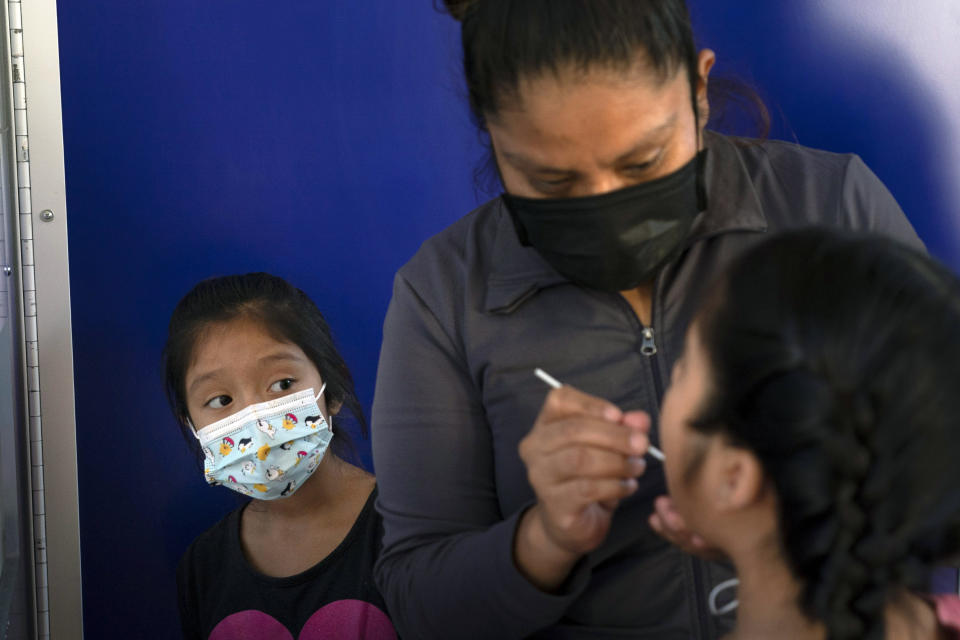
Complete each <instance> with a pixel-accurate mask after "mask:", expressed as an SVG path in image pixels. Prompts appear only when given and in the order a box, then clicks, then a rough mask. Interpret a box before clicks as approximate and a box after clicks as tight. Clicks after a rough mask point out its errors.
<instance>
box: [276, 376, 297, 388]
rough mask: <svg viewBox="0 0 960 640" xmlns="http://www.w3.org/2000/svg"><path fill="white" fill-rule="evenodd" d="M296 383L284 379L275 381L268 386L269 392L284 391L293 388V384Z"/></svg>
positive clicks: (289, 379)
mask: <svg viewBox="0 0 960 640" xmlns="http://www.w3.org/2000/svg"><path fill="white" fill-rule="evenodd" d="M294 382H296V380H294V379H293V378H284V379H283V380H277V381H276V382H274V383H273V384H272V385H270V391H286V390H287V389H289V388H290V387H292V386H293V383H294Z"/></svg>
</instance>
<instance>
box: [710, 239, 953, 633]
mask: <svg viewBox="0 0 960 640" xmlns="http://www.w3.org/2000/svg"><path fill="white" fill-rule="evenodd" d="M694 327H695V329H696V330H697V331H698V332H699V334H698V335H699V337H700V344H702V345H703V348H704V349H705V353H706V355H707V359H708V361H709V363H710V368H711V374H712V376H711V379H712V383H713V385H712V389H711V391H710V392H709V394H708V399H707V401H706V402H705V404H704V406H703V407H701V409H700V411H699V415H698V418H697V419H696V420H694V421H693V425H692V426H693V427H694V428H695V429H697V430H698V431H700V432H703V433H707V434H714V433H720V434H724V435H725V436H726V437H727V438H729V440H730V442H732V443H733V444H734V446H742V447H744V448H746V449H748V450H750V451H752V452H753V453H754V454H755V455H756V456H757V457H758V459H759V460H760V462H761V464H762V465H763V468H764V471H765V472H766V474H767V475H768V477H769V478H770V479H771V481H772V483H773V486H774V488H775V491H776V494H777V496H778V511H779V513H778V517H779V530H780V537H781V543H782V547H783V552H784V555H785V557H786V560H787V562H788V564H789V566H790V568H791V570H792V571H793V573H794V575H795V576H797V578H798V579H799V581H800V582H801V584H802V594H801V605H802V607H803V609H804V611H805V612H806V613H807V615H808V616H810V617H811V618H812V619H815V620H820V621H822V622H823V623H825V625H826V627H827V631H828V637H829V638H830V639H831V640H845V639H848V638H850V639H852V638H867V639H880V638H883V637H884V615H883V610H884V607H885V606H886V605H887V604H888V603H896V600H897V598H898V596H901V595H903V594H904V591H905V590H912V591H923V590H925V589H926V588H927V587H928V586H929V577H930V576H929V573H930V570H931V568H932V567H933V566H934V565H935V564H936V563H937V562H941V561H944V560H947V559H948V557H949V556H952V555H954V554H956V553H957V552H958V551H960V440H958V429H957V426H958V424H960V423H958V416H960V393H958V389H957V384H958V381H960V280H958V279H957V277H956V276H954V275H953V274H951V273H950V272H949V271H948V270H947V269H946V268H945V267H943V266H941V265H940V264H938V263H937V262H936V261H934V260H933V259H931V258H929V257H927V256H926V255H924V254H922V253H921V252H919V251H915V250H913V249H910V248H907V247H905V246H902V245H900V244H897V243H895V242H894V241H892V240H888V239H884V238H880V237H876V236H855V235H849V234H841V233H839V232H828V231H824V230H807V231H802V232H794V233H790V234H786V235H782V236H780V237H777V238H775V239H773V240H771V241H768V242H767V243H764V244H762V245H761V246H760V247H758V248H756V249H754V250H752V251H750V252H748V253H747V254H746V255H745V256H744V257H742V258H741V259H740V260H739V261H737V262H736V263H735V264H734V266H733V267H732V268H731V269H730V271H729V272H728V274H727V275H726V276H725V277H724V279H723V280H722V282H721V285H720V286H719V287H717V288H716V289H714V292H713V293H712V294H711V297H710V298H708V300H707V302H706V304H705V305H704V307H703V310H702V311H701V313H700V314H699V316H698V319H697V321H696V323H695V325H694Z"/></svg>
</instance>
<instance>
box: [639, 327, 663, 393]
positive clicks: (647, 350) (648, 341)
mask: <svg viewBox="0 0 960 640" xmlns="http://www.w3.org/2000/svg"><path fill="white" fill-rule="evenodd" d="M640 353H642V354H643V355H645V356H647V357H648V358H651V357H653V356H655V355H657V341H656V339H655V337H654V332H653V327H647V328H645V329H644V330H643V344H642V345H641V346H640ZM657 391H660V389H657Z"/></svg>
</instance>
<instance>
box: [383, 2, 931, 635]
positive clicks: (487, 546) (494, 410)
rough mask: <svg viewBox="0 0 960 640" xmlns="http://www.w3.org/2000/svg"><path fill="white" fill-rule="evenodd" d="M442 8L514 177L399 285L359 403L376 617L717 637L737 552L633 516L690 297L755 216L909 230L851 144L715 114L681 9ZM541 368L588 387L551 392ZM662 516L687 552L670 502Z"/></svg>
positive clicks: (441, 631)
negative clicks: (774, 135) (720, 600)
mask: <svg viewBox="0 0 960 640" xmlns="http://www.w3.org/2000/svg"><path fill="white" fill-rule="evenodd" d="M449 5H450V8H451V10H453V11H455V12H456V15H457V16H459V17H460V18H461V19H462V38H463V55H464V70H465V75H466V83H467V86H468V88H469V94H470V102H471V106H472V109H473V112H474V115H475V116H476V118H477V119H478V121H479V123H480V125H481V126H482V128H483V130H484V131H485V132H486V133H487V134H489V139H490V142H491V146H492V152H493V156H494V159H495V161H496V166H497V168H498V170H499V175H500V178H501V181H502V183H503V187H504V189H505V191H506V193H505V194H504V195H503V196H502V197H500V198H497V199H495V200H493V201H491V202H489V203H487V204H485V205H483V206H482V207H480V208H479V209H477V210H476V211H474V212H473V213H471V214H470V215H468V216H466V217H464V218H463V219H461V220H460V221H458V222H456V223H455V224H453V225H452V226H451V227H450V228H448V229H446V230H445V231H443V232H442V233H440V234H439V235H437V236H436V237H434V238H431V239H430V240H428V241H427V242H426V243H424V245H423V247H422V248H421V250H420V251H419V252H418V253H417V255H416V256H415V257H414V258H413V259H412V260H411V261H410V262H409V263H408V264H407V265H405V266H404V267H403V268H402V269H401V270H400V272H399V273H398V275H397V278H396V280H395V285H394V294H393V299H392V302H391V305H390V309H389V311H388V314H387V318H386V321H385V326H384V343H383V350H382V353H381V360H380V368H379V372H378V380H377V390H376V397H375V400H374V407H373V453H374V461H375V464H376V469H377V473H378V477H379V479H380V494H379V497H378V502H377V505H378V509H379V511H380V513H381V514H382V515H383V518H384V527H385V539H384V551H383V555H382V556H381V558H380V560H379V562H378V565H377V568H376V576H377V580H378V583H379V585H380V586H381V590H382V592H383V594H384V597H385V599H386V601H387V603H388V606H389V607H390V611H391V616H392V617H393V619H394V623H395V624H396V625H397V628H398V631H399V632H400V634H401V635H407V636H411V637H418V638H451V637H456V638H471V637H477V638H518V637H525V636H530V635H532V634H536V633H538V632H539V633H542V634H543V635H544V636H548V637H560V638H566V637H569V638H604V637H611V638H617V637H649V638H691V637H693V638H715V637H717V635H718V634H719V633H721V632H722V631H723V629H724V628H726V627H725V626H724V624H723V623H722V621H718V619H716V618H713V617H711V616H710V615H709V613H708V609H707V604H706V601H707V596H708V594H709V592H710V590H711V589H712V587H713V586H714V585H716V584H718V583H720V582H722V581H724V580H725V579H727V578H728V577H729V576H730V575H731V574H730V572H729V569H728V568H725V567H724V566H722V565H716V564H712V563H708V562H705V561H703V560H700V559H697V558H694V557H691V556H689V555H686V554H684V553H682V552H681V551H680V550H679V549H678V548H675V547H673V546H671V545H669V544H667V542H665V541H664V540H662V539H660V538H659V537H658V536H657V535H655V534H654V533H653V532H652V531H651V529H650V527H649V526H648V523H647V518H648V516H649V515H650V513H651V511H652V510H653V509H654V501H655V500H656V498H657V497H658V496H660V495H661V494H663V493H664V491H665V486H664V477H663V472H662V470H661V468H660V466H659V463H657V462H655V461H652V462H651V461H649V460H646V459H645V458H644V457H643V456H644V454H645V452H646V451H647V445H648V434H649V438H650V439H652V440H653V441H654V442H656V441H657V439H658V430H657V427H656V421H657V415H658V412H659V406H660V399H661V397H662V394H663V390H664V387H665V384H666V381H667V376H668V372H669V371H670V367H671V366H672V364H673V361H674V359H675V358H676V357H677V355H678V354H679V353H680V351H681V348H682V341H683V335H684V332H685V330H686V327H687V324H688V322H689V319H690V317H691V314H692V313H693V310H694V309H695V308H696V307H697V305H698V303H699V301H700V300H701V298H702V297H703V294H704V293H705V291H706V288H707V286H708V283H709V281H710V280H711V279H712V278H713V276H714V275H715V273H716V272H717V271H718V269H720V268H721V267H723V266H724V265H725V264H727V263H728V262H729V260H730V259H731V258H733V257H735V256H737V255H739V254H740V253H742V252H743V251H744V250H746V249H747V248H749V247H750V246H752V245H753V244H755V243H756V242H758V241H759V240H760V239H761V238H763V237H764V234H765V233H767V234H769V233H774V232H779V231H784V230H787V229H791V228H796V227H803V226H808V225H811V224H827V225H832V226H836V227H842V228H852V229H863V230H871V231H876V232H879V233H884V234H888V235H892V236H895V237H898V238H901V239H903V240H905V241H908V242H912V243H914V244H919V241H918V240H917V238H916V235H915V234H914V232H913V230H912V228H911V227H910V225H909V223H908V222H907V221H906V219H905V218H904V216H903V214H902V212H901V211H900V209H899V207H898V206H897V204H896V202H895V201H894V200H893V198H892V197H891V196H890V194H889V192H888V191H887V190H886V189H885V188H884V187H883V185H882V184H881V183H880V182H879V181H878V180H877V178H876V177H875V176H874V175H873V174H872V173H871V172H870V171H869V170H868V169H867V168H866V167H865V166H864V164H863V163H862V162H861V161H860V160H859V159H858V158H857V157H856V156H850V155H847V156H844V155H835V154H830V153H825V152H821V151H814V150H811V149H805V148H802V147H799V146H796V145H790V144H785V143H780V142H756V141H754V142H744V141H737V140H732V139H730V138H727V137H724V136H721V135H718V134H715V133H712V132H709V131H704V125H705V124H706V122H707V120H708V118H709V104H708V100H707V79H708V76H709V73H710V70H711V68H712V66H713V63H714V54H713V52H711V51H707V50H705V51H701V52H699V53H697V51H696V49H695V47H694V40H693V34H692V31H691V27H690V21H689V17H688V14H687V10H686V6H685V5H684V2H683V0H647V1H638V0H523V1H520V0H480V1H478V2H466V3H465V2H451V3H449ZM535 367H542V368H544V369H545V370H546V371H548V372H549V373H551V374H552V375H554V376H556V377H557V378H559V379H560V380H562V381H563V382H565V383H567V384H568V385H570V386H571V387H575V388H577V389H580V390H582V391H583V392H584V393H577V392H574V391H573V390H572V389H571V388H570V387H566V388H564V389H563V390H561V391H560V392H555V393H552V394H551V395H550V396H549V398H548V399H547V401H546V402H544V398H545V396H546V391H547V389H546V387H545V386H543V384H542V383H541V382H540V381H539V380H537V379H536V378H535V377H534V376H533V370H534V368H535ZM599 398H604V399H605V400H600V399H599ZM521 440H522V441H523V443H522V446H521ZM648 467H649V468H648ZM657 522H658V523H659V524H661V525H663V526H662V527H661V528H662V530H663V532H664V535H666V537H667V538H668V539H670V540H672V541H674V542H677V543H679V544H682V545H684V547H685V548H687V549H691V550H692V549H695V548H696V544H695V543H696V542H697V540H696V539H694V538H692V537H690V536H689V534H687V533H686V531H685V529H684V527H683V526H682V525H683V522H682V519H680V518H679V517H678V516H676V514H674V513H673V512H672V511H671V510H670V508H669V502H668V501H666V500H661V501H660V502H659V503H658V520H657Z"/></svg>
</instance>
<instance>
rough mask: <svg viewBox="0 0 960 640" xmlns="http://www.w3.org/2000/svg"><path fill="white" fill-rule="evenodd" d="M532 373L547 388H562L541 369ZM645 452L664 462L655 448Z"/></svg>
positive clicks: (660, 453) (661, 454)
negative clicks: (545, 384) (546, 385)
mask: <svg viewBox="0 0 960 640" xmlns="http://www.w3.org/2000/svg"><path fill="white" fill-rule="evenodd" d="M533 373H534V374H535V375H536V376H537V377H538V378H540V379H541V380H543V381H544V382H546V383H547V384H548V385H549V386H551V387H553V388H554V389H559V388H560V387H562V386H563V384H561V382H560V381H559V380H557V379H556V378H554V377H553V376H552V375H550V374H549V373H547V372H546V371H544V370H543V369H540V368H539V367H538V368H536V369H534V371H533ZM647 452H648V453H649V454H650V455H651V456H653V457H654V458H656V459H657V460H659V461H660V462H663V460H664V457H663V451H660V449H657V448H656V447H655V446H653V445H650V446H649V447H648V448H647Z"/></svg>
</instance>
